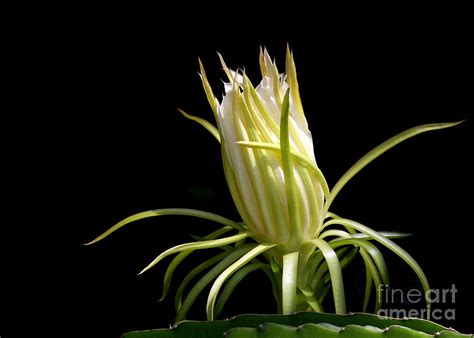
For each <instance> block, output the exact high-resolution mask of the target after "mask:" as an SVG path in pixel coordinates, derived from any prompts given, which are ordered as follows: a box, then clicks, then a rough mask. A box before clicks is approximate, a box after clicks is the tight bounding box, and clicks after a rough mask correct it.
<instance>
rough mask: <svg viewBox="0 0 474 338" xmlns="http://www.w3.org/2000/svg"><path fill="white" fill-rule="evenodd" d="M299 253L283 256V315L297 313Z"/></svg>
mask: <svg viewBox="0 0 474 338" xmlns="http://www.w3.org/2000/svg"><path fill="white" fill-rule="evenodd" d="M298 256H299V252H298V251H296V252H292V253H289V254H286V255H283V275H282V288H281V292H282V308H283V314H284V315H287V314H292V313H294V312H295V311H296V280H297V276H298Z"/></svg>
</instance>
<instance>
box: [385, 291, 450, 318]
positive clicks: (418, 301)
mask: <svg viewBox="0 0 474 338" xmlns="http://www.w3.org/2000/svg"><path fill="white" fill-rule="evenodd" d="M457 292H458V289H456V285H454V284H453V285H451V287H450V288H447V289H430V290H428V291H427V292H426V294H424V293H423V292H421V291H420V290H418V289H410V290H408V291H404V290H401V289H390V288H388V287H387V286H386V285H385V286H384V285H379V287H378V288H377V297H378V299H379V300H381V301H382V303H383V304H385V305H386V306H387V308H384V309H380V310H379V311H378V312H377V314H378V315H380V316H387V317H395V318H405V317H417V318H423V319H427V317H428V313H427V310H426V308H425V307H424V306H423V304H424V301H425V299H429V300H430V301H431V307H432V310H431V316H430V317H431V319H432V320H455V319H456V310H455V308H454V304H455V303H456V293H457ZM398 306H400V307H402V308H396V307H398Z"/></svg>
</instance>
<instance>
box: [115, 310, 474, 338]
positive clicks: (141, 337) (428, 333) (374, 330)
mask: <svg viewBox="0 0 474 338" xmlns="http://www.w3.org/2000/svg"><path fill="white" fill-rule="evenodd" d="M189 337H193V338H212V337H227V338H247V337H259V338H274V337H281V338H305V337H313V338H314V337H316V338H317V337H324V338H331V337H347V338H352V337H367V338H377V337H384V338H397V337H408V338H410V337H413V338H415V337H416V338H424V337H437V338H451V337H452V338H455V337H458V338H461V337H471V338H473V337H474V335H472V334H469V335H465V334H460V333H458V332H456V331H454V330H452V329H447V328H445V327H443V326H441V325H438V324H436V323H433V322H430V321H427V320H423V319H416V318H410V319H394V318H387V317H382V316H376V315H372V314H365V313H356V314H349V315H334V314H326V313H316V312H300V313H296V314H294V315H286V316H285V315H257V314H255V315H241V316H237V317H234V318H231V319H229V320H215V321H211V322H197V321H182V322H180V323H178V324H177V325H175V326H174V327H173V328H171V329H157V330H147V331H136V332H130V333H127V334H125V335H124V336H122V338H189Z"/></svg>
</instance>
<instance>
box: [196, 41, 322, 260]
mask: <svg viewBox="0 0 474 338" xmlns="http://www.w3.org/2000/svg"><path fill="white" fill-rule="evenodd" d="M221 60H222V58H221ZM222 64H223V67H224V70H225V72H226V74H227V76H228V80H229V82H228V83H225V95H224V97H223V99H222V102H220V103H218V104H217V121H218V127H219V134H220V139H221V143H222V156H223V162H224V167H225V172H226V178H227V183H228V185H229V188H230V190H231V193H232V197H233V199H234V201H235V204H236V206H237V208H238V210H239V213H240V215H241V216H242V218H243V221H244V223H245V225H246V226H247V227H248V229H249V230H250V231H251V232H252V233H253V234H254V236H255V238H256V239H257V240H258V241H260V242H268V243H275V244H278V246H279V248H280V249H281V250H282V251H283V252H293V251H297V250H299V248H300V247H301V245H302V244H303V243H304V242H305V241H308V240H310V239H311V238H312V237H313V236H314V234H315V232H316V229H317V228H318V227H319V226H320V225H321V224H322V221H323V216H324V215H323V204H324V193H323V188H322V187H325V188H326V187H327V185H326V183H325V181H324V179H323V178H322V176H321V175H318V176H316V175H315V173H319V170H318V169H317V166H316V160H315V156H314V150H313V140H312V137H311V132H310V130H309V129H308V123H307V122H306V118H305V116H304V111H303V107H302V104H301V99H300V94H299V90H298V82H297V79H296V70H295V64H294V60H293V56H292V55H291V54H290V52H288V54H287V59H286V74H279V72H278V69H277V67H276V64H275V62H273V61H272V60H271V58H270V56H269V55H268V53H267V52H266V50H265V52H261V54H260V67H261V72H262V80H261V81H260V83H259V84H258V86H257V87H256V88H254V87H253V85H252V83H251V82H250V80H249V78H248V77H247V75H246V74H245V73H244V72H242V71H237V72H235V71H231V70H229V69H228V68H227V66H226V65H225V63H224V61H223V60H222ZM202 75H203V80H204V82H205V87H206V86H207V83H206V82H207V80H206V77H205V74H204V72H203V70H202ZM288 91H289V96H288V102H289V107H288V108H289V109H288V110H289V111H288V113H289V116H288V119H287V123H288V140H289V144H288V146H289V149H291V152H292V153H293V156H292V158H291V159H290V160H291V161H290V162H291V163H290V165H291V167H289V169H290V170H291V172H290V170H288V172H286V171H285V163H284V158H283V156H282V153H281V148H282V143H284V142H285V141H283V142H282V140H281V136H282V130H281V126H280V121H281V120H282V109H283V104H284V98H285V93H287V92H288ZM211 104H212V105H214V107H215V104H214V101H211ZM285 123H286V121H285ZM287 148H288V147H287ZM321 179H322V180H321ZM289 184H291V186H289ZM326 191H327V188H326Z"/></svg>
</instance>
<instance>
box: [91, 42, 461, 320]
mask: <svg viewBox="0 0 474 338" xmlns="http://www.w3.org/2000/svg"><path fill="white" fill-rule="evenodd" d="M221 62H222V65H223V68H224V71H225V73H226V75H227V79H228V82H227V83H225V86H224V88H225V94H224V96H223V99H222V101H221V102H219V100H218V99H217V98H216V97H215V95H214V93H213V91H212V89H211V86H210V85H209V82H208V79H207V77H206V74H205V72H204V68H203V66H202V64H201V63H200V68H201V79H202V83H203V87H204V90H205V93H206V96H207V99H208V101H209V103H210V105H211V108H212V111H213V113H214V117H215V120H216V123H217V128H216V127H215V126H214V125H212V124H211V123H209V122H208V121H206V120H204V119H201V118H199V117H195V116H192V115H189V114H187V113H185V112H184V111H181V110H180V111H181V113H183V114H184V115H185V116H186V117H187V118H189V119H192V120H194V121H196V122H198V123H199V124H201V125H202V126H203V127H205V128H206V129H207V130H208V131H210V132H211V134H212V135H213V136H214V137H215V138H216V139H217V140H218V141H219V142H221V149H222V161H223V167H224V171H225V175H226V179H227V183H228V186H229V189H230V191H231V194H232V197H233V200H234V202H235V204H236V207H237V209H238V211H239V214H240V215H241V217H242V222H234V221H232V220H230V219H227V218H225V217H222V216H219V215H216V214H212V213H209V212H204V211H199V210H193V209H157V210H151V211H146V212H142V213H139V214H136V215H133V216H130V217H128V218H127V219H125V220H123V221H121V222H119V223H117V224H116V225H114V226H113V227H112V228H110V229H109V230H108V231H106V232H105V233H104V234H102V235H100V236H99V237H97V238H96V239H95V240H93V241H92V242H90V243H89V244H92V243H95V242H97V241H99V240H101V239H103V238H104V237H107V236H108V235H109V234H111V233H112V232H114V231H116V230H117V229H119V228H121V227H123V226H124V225H126V224H128V223H130V222H133V221H137V220H140V219H143V218H147V217H153V216H161V215H184V216H194V217H200V218H205V219H208V220H211V221H213V222H217V223H220V224H222V225H224V227H223V228H221V229H218V230H216V231H214V232H212V233H210V234H209V235H207V236H205V237H203V238H201V239H199V240H198V241H196V242H191V243H186V244H181V245H178V246H175V247H173V248H170V249H168V250H166V251H165V252H163V253H162V254H160V255H159V256H158V257H157V258H156V259H155V260H153V261H152V262H151V263H150V264H149V265H148V266H147V267H146V268H145V269H144V270H143V271H142V272H144V271H146V270H148V269H149V268H151V267H152V266H154V265H155V264H157V263H158V262H160V261H161V260H162V259H164V258H165V257H167V256H170V255H172V254H177V255H176V256H175V258H174V259H173V261H172V262H171V263H170V265H169V267H168V270H167V271H166V274H165V280H164V291H163V297H165V296H166V294H167V292H168V290H169V287H170V285H171V278H172V276H173V273H174V271H175V269H176V268H177V267H178V265H179V264H180V263H181V262H182V261H183V260H184V259H185V258H186V257H187V256H188V255H189V254H191V253H193V252H194V251H196V250H200V249H210V248H218V249H219V250H220V252H219V253H218V254H217V255H216V256H214V257H212V258H210V259H208V260H206V261H205V262H203V263H202V264H201V265H199V266H197V267H196V268H195V269H193V270H192V271H190V272H189V273H188V275H187V277H186V278H185V279H184V280H183V282H182V283H181V285H180V287H179V288H178V290H177V292H176V297H175V303H176V310H177V317H176V320H177V321H178V320H182V319H184V318H185V316H186V314H187V312H188V310H189V308H190V306H191V305H192V304H193V302H194V301H195V299H196V298H197V296H198V295H199V294H200V292H202V290H203V289H204V288H205V287H206V286H207V285H208V284H209V283H211V282H212V281H214V283H213V285H212V287H211V290H210V292H209V297H208V301H207V315H208V318H209V319H213V318H214V316H215V315H218V313H219V312H220V311H221V310H222V307H223V305H224V304H225V302H226V300H227V298H228V297H229V295H230V294H231V292H232V291H233V289H234V288H235V287H236V286H237V284H238V282H239V281H240V280H241V279H242V278H243V277H245V276H246V275H247V274H249V273H250V272H252V271H254V270H257V269H259V270H262V271H264V272H265V273H266V274H267V275H268V276H269V278H270V281H271V283H272V291H273V295H274V297H275V299H276V302H277V307H278V310H279V312H282V313H285V314H288V313H292V312H294V311H302V310H314V311H323V302H324V300H325V299H326V296H327V295H328V292H329V291H332V292H331V293H332V297H333V300H334V307H335V311H336V313H345V312H346V303H345V293H344V285H343V278H342V270H343V269H344V267H345V266H347V265H348V264H349V263H350V262H351V261H352V260H353V259H354V257H356V255H357V254H360V256H361V257H362V259H363V261H364V264H365V268H366V287H365V290H366V294H365V298H364V304H363V310H364V311H366V309H367V306H368V301H369V299H370V295H371V292H372V291H371V290H373V289H374V288H375V290H376V289H377V288H378V286H379V285H380V284H383V285H386V284H388V272H387V267H386V265H385V261H384V258H383V256H382V254H381V252H380V250H379V249H377V247H376V246H375V245H374V244H373V242H374V241H375V242H378V243H379V244H382V245H383V246H385V247H387V248H388V249H390V250H391V251H393V252H394V253H395V254H397V255H398V256H400V257H401V258H402V259H403V260H404V261H405V262H406V263H407V264H408V265H409V266H410V267H411V268H412V269H413V270H414V272H415V273H416V275H417V276H418V278H419V280H420V281H421V284H422V287H423V289H424V290H425V292H426V291H428V290H429V284H428V281H427V279H426V276H425V274H424V273H423V271H422V269H421V268H420V266H419V265H418V264H417V263H416V261H415V260H414V259H413V258H412V257H411V256H410V255H409V254H408V253H407V252H406V251H405V250H403V249H402V248H401V247H399V246H398V245H397V244H395V243H394V242H393V241H391V240H390V238H400V237H404V236H406V235H405V234H401V233H393V232H377V231H374V230H372V229H370V228H368V227H366V226H364V225H362V224H360V223H358V222H355V221H352V220H349V219H346V218H341V217H339V216H336V215H335V214H333V213H331V212H329V208H330V206H331V203H332V202H333V200H334V198H335V197H336V195H337V194H338V193H339V192H340V191H341V189H342V188H343V187H344V186H345V184H346V183H347V182H348V181H349V180H350V179H351V178H352V177H353V176H354V175H356V174H357V173H358V172H359V171H360V170H361V169H362V168H364V167H365V166H366V165H367V164H368V163H370V162H371V161H372V160H374V159H375V158H376V157H378V156H379V155H381V154H382V153H384V152H385V151H387V150H388V149H390V148H392V147H394V146H395V145H397V144H399V143H400V142H402V141H404V140H406V139H408V138H410V137H413V136H415V135H418V134H421V133H424V132H426V131H430V130H437V129H443V128H448V127H452V126H454V125H457V124H458V123H438V124H427V125H422V126H419V127H415V128H412V129H409V130H406V131H404V132H402V133H400V134H398V135H396V136H394V137H392V138H390V139H389V140H387V141H386V142H384V143H382V144H381V145H379V146H378V147H376V148H374V149H373V150H371V151H370V152H368V153H367V154H366V155H365V156H364V157H362V158H361V159H360V160H359V161H357V162H356V163H355V164H354V165H353V166H352V167H351V168H350V169H349V170H348V171H347V172H346V173H345V174H344V175H343V176H342V177H341V178H340V179H339V181H338V182H337V183H336V184H335V185H334V187H333V188H332V189H331V191H330V190H329V188H328V185H327V183H326V180H325V179H324V176H323V174H322V173H321V170H320V169H319V167H318V166H317V164H316V159H315V155H314V151H313V140H312V137H311V132H310V131H309V129H308V123H307V122H306V118H305V115H304V111H303V106H302V104H301V99H300V95H299V90H298V82H297V78H296V69H295V64H294V60H293V55H292V53H291V52H290V51H289V50H287V56H286V74H279V72H278V69H277V67H276V63H275V62H274V61H272V60H271V58H270V56H269V55H268V53H267V51H266V50H265V51H261V52H260V68H261V72H262V80H261V81H260V83H259V85H258V86H257V87H256V88H254V87H253V85H252V83H251V82H250V80H249V78H248V77H247V75H246V74H245V72H243V71H239V70H237V71H232V70H230V69H229V68H228V67H227V66H226V65H225V63H224V61H223V59H222V58H221ZM334 226H336V227H334ZM230 231H234V232H236V233H234V234H233V235H231V236H228V237H222V236H223V235H224V234H226V233H228V232H230ZM230 244H234V245H232V246H231V245H230ZM261 254H263V256H264V259H265V260H266V262H263V261H262V260H261V259H260V258H259V255H261ZM210 266H214V267H213V268H212V269H211V270H209V271H207V272H205V271H206V269H207V268H208V267H210ZM200 274H201V278H200V279H199V281H197V282H196V283H195V286H194V287H193V288H192V289H191V290H190V291H189V293H188V295H187V296H186V298H185V299H184V300H182V295H183V292H184V290H185V289H186V286H187V285H188V283H189V282H190V281H191V280H193V279H194V278H196V277H197V276H198V275H200ZM222 287H224V290H223V291H222V292H220V291H221V288H222ZM426 295H427V298H426V302H427V307H428V309H429V307H430V304H429V294H428V293H426ZM218 296H219V297H218ZM381 301H382V300H381V299H379V297H376V299H375V306H374V309H375V311H377V309H379V308H380V307H381Z"/></svg>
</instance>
